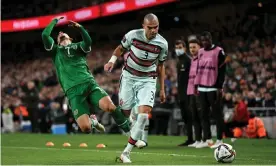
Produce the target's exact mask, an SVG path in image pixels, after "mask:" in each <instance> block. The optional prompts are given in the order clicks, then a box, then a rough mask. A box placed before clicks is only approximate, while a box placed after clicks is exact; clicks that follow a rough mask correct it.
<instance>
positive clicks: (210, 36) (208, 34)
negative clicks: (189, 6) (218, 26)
mask: <svg viewBox="0 0 276 166" xmlns="http://www.w3.org/2000/svg"><path fill="white" fill-rule="evenodd" d="M200 36H208V37H209V38H210V39H212V35H211V33H210V32H208V31H204V32H202V33H201V35H200Z"/></svg>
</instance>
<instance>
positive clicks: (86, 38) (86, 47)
mask: <svg viewBox="0 0 276 166" xmlns="http://www.w3.org/2000/svg"><path fill="white" fill-rule="evenodd" d="M69 26H72V27H75V28H78V29H79V30H80V32H81V36H82V40H83V41H82V42H81V48H82V50H83V51H84V52H85V53H88V52H90V51H91V45H92V39H91V37H90V35H89V33H88V32H87V31H86V30H85V29H84V27H83V26H82V25H80V24H79V23H77V22H74V21H71V20H70V21H69Z"/></svg>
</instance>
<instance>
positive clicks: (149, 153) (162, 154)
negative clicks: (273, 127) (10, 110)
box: [1, 146, 276, 163]
mask: <svg viewBox="0 0 276 166" xmlns="http://www.w3.org/2000/svg"><path fill="white" fill-rule="evenodd" d="M1 148H9V149H27V150H65V151H72V150H75V151H82V152H83V151H86V152H103V153H114V152H115V153H119V154H120V153H121V152H122V151H110V150H96V149H65V148H39V147H16V146H1ZM2 152H3V151H2ZM131 153H132V154H139V155H157V156H174V157H197V158H198V157H201V158H202V157H203V158H209V157H210V156H202V155H188V154H174V153H154V152H131ZM236 159H238V160H246V161H265V162H275V163H276V161H274V160H260V159H250V158H236Z"/></svg>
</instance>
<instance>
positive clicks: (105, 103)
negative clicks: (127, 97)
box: [99, 96, 130, 133]
mask: <svg viewBox="0 0 276 166" xmlns="http://www.w3.org/2000/svg"><path fill="white" fill-rule="evenodd" d="M99 108H100V109H101V110H103V111H106V112H110V113H111V116H112V117H113V119H114V120H115V122H116V123H117V125H118V126H119V127H120V128H121V129H122V130H123V131H124V132H126V133H128V132H129V131H130V124H129V120H128V119H127V118H126V117H125V116H124V115H123V113H122V112H121V108H120V107H116V106H115V105H114V104H113V102H112V100H111V99H110V97H109V96H105V97H103V98H101V99H100V100H99Z"/></svg>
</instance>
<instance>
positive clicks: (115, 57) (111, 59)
mask: <svg viewBox="0 0 276 166" xmlns="http://www.w3.org/2000/svg"><path fill="white" fill-rule="evenodd" d="M117 59H118V58H117V56H116V55H112V57H111V58H110V60H109V61H108V62H112V63H115V62H116V60H117Z"/></svg>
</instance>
